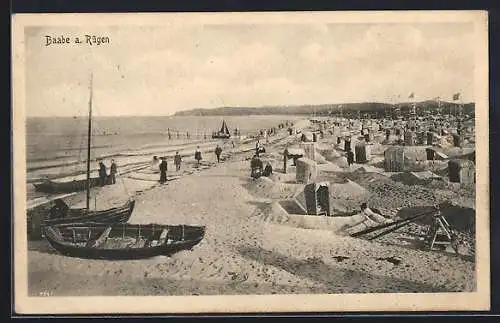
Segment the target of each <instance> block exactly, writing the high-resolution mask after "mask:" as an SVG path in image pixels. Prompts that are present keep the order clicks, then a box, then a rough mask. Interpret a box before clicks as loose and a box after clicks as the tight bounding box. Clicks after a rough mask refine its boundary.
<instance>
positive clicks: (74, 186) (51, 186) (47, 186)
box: [33, 177, 99, 194]
mask: <svg viewBox="0 0 500 323" xmlns="http://www.w3.org/2000/svg"><path fill="white" fill-rule="evenodd" d="M98 185H99V178H98V177H92V178H91V179H90V187H96V186H98ZM33 186H35V190H37V191H38V192H43V193H50V194H57V193H72V192H81V191H85V190H86V189H87V180H86V179H82V180H77V181H71V182H54V181H51V180H46V181H44V182H41V183H35V184H33Z"/></svg>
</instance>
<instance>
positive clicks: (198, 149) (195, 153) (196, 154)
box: [194, 146, 201, 167]
mask: <svg viewBox="0 0 500 323" xmlns="http://www.w3.org/2000/svg"><path fill="white" fill-rule="evenodd" d="M194 159H196V166H198V167H199V166H200V161H201V151H200V146H197V147H196V151H195V152H194Z"/></svg>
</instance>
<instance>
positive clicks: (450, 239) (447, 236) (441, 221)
mask: <svg viewBox="0 0 500 323" xmlns="http://www.w3.org/2000/svg"><path fill="white" fill-rule="evenodd" d="M429 216H432V217H433V220H434V221H433V222H432V223H431V224H430V225H429V227H428V229H427V232H426V234H425V242H426V247H427V248H428V250H435V249H434V246H436V245H451V246H452V248H453V249H454V251H455V252H456V253H458V237H457V235H456V234H455V233H454V232H453V230H452V228H451V226H450V224H449V223H448V221H446V219H445V217H444V216H443V215H442V214H441V211H440V209H439V207H438V206H436V207H435V208H434V210H432V211H427V212H423V213H420V214H417V215H414V216H412V217H409V218H406V219H402V220H398V221H394V222H391V223H386V224H382V225H378V226H375V227H371V228H368V229H365V230H362V231H359V232H355V233H353V234H351V237H361V236H366V235H368V234H370V233H374V234H375V235H373V236H370V237H368V240H374V239H377V238H379V237H382V236H385V235H387V234H389V233H391V232H394V231H396V230H398V229H400V228H402V227H404V226H406V225H408V224H410V223H411V222H413V221H415V220H418V219H423V218H425V217H429ZM383 229H385V230H383ZM382 230H383V231H382ZM380 231H381V232H380Z"/></svg>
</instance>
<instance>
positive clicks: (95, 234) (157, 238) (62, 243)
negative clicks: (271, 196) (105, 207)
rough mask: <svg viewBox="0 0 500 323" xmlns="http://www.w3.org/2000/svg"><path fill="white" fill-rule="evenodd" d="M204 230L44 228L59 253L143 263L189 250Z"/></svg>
mask: <svg viewBox="0 0 500 323" xmlns="http://www.w3.org/2000/svg"><path fill="white" fill-rule="evenodd" d="M204 236H205V227H204V226H188V225H160V224H146V225H141V224H127V223H123V224H111V225H107V224H103V223H72V224H59V225H54V226H49V227H47V228H46V233H45V238H46V239H47V241H48V242H49V243H50V245H51V246H52V247H53V248H54V249H56V250H57V251H58V252H59V253H61V254H63V255H66V256H70V257H78V258H88V259H113V260H125V259H143V258H151V257H156V256H161V255H163V256H170V255H172V254H174V253H176V252H179V251H181V250H188V249H192V248H193V247H194V246H195V245H197V244H198V243H199V242H200V241H201V240H203V237H204Z"/></svg>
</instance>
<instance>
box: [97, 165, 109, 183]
mask: <svg viewBox="0 0 500 323" xmlns="http://www.w3.org/2000/svg"><path fill="white" fill-rule="evenodd" d="M106 177H108V174H107V173H106V165H104V163H103V162H102V160H101V161H100V162H99V184H100V185H101V186H104V185H106Z"/></svg>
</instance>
